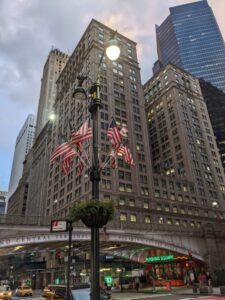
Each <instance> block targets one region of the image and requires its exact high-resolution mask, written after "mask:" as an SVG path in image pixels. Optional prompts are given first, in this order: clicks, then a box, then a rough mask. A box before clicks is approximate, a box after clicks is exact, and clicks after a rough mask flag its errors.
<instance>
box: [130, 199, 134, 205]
mask: <svg viewBox="0 0 225 300" xmlns="http://www.w3.org/2000/svg"><path fill="white" fill-rule="evenodd" d="M129 206H131V207H134V206H135V200H134V199H130V200H129Z"/></svg>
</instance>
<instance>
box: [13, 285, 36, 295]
mask: <svg viewBox="0 0 225 300" xmlns="http://www.w3.org/2000/svg"><path fill="white" fill-rule="evenodd" d="M32 295H33V291H32V288H31V287H30V286H25V285H22V286H18V288H17V289H16V296H19V297H23V296H32Z"/></svg>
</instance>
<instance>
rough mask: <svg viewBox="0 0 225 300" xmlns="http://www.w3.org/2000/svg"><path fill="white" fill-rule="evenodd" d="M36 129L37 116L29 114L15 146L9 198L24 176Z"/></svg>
mask: <svg viewBox="0 0 225 300" xmlns="http://www.w3.org/2000/svg"><path fill="white" fill-rule="evenodd" d="M35 129H36V116H34V115H32V114H30V115H28V117H27V119H26V121H25V123H24V125H23V127H22V128H21V130H20V132H19V134H18V136H17V139H16V146H15V151H14V156H13V164H12V170H11V176H10V181H9V191H8V196H7V198H8V199H9V198H10V197H11V195H12V194H13V193H14V191H15V190H16V188H17V186H18V183H19V180H20V178H21V177H22V174H23V162H24V160H25V157H26V155H27V154H28V152H29V151H30V149H31V148H32V146H33V141H34V137H35Z"/></svg>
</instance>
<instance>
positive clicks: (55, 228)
mask: <svg viewBox="0 0 225 300" xmlns="http://www.w3.org/2000/svg"><path fill="white" fill-rule="evenodd" d="M50 231H51V232H66V231H68V223H67V220H52V221H51V230H50Z"/></svg>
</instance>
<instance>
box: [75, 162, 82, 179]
mask: <svg viewBox="0 0 225 300" xmlns="http://www.w3.org/2000/svg"><path fill="white" fill-rule="evenodd" d="M83 169H84V164H83V162H82V161H80V162H79V164H78V166H77V174H76V176H77V177H79V176H81V174H82V172H83Z"/></svg>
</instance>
